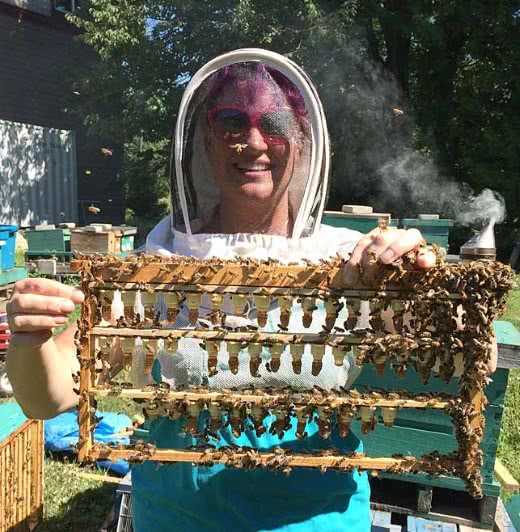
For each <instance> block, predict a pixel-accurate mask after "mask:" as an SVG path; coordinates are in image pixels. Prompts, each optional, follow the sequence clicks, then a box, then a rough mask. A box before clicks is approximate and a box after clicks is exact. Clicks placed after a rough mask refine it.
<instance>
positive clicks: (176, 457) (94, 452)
mask: <svg viewBox="0 0 520 532" xmlns="http://www.w3.org/2000/svg"><path fill="white" fill-rule="evenodd" d="M88 459H90V460H100V459H101V460H111V461H116V460H120V459H123V460H129V461H134V462H136V461H137V462H140V461H143V460H156V461H159V462H189V463H190V462H191V463H199V464H204V463H208V462H211V464H224V465H227V466H231V467H235V466H236V465H237V464H239V463H240V462H242V463H243V464H247V465H249V466H250V465H251V464H254V465H255V467H262V466H263V467H275V468H278V469H281V468H283V467H311V468H313V467H318V468H326V469H337V470H340V471H341V470H350V469H352V468H356V469H360V470H379V469H389V468H397V469H399V468H401V467H404V468H415V469H417V470H420V469H422V468H427V467H428V466H429V464H430V461H429V460H427V459H421V458H413V457H408V458H407V457H404V458H386V457H381V458H369V457H367V456H365V455H363V453H353V454H349V455H341V454H334V455H310V454H285V453H283V452H281V453H280V452H277V451H274V452H273V451H265V452H256V451H252V450H249V451H246V452H243V451H240V450H238V451H233V452H232V453H226V450H225V449H223V450H221V449H213V450H209V449H206V450H205V451H186V450H176V449H157V448H155V447H154V446H144V447H142V448H139V449H135V448H132V447H127V448H123V449H118V448H113V447H108V446H107V445H103V444H95V445H94V446H93V447H92V449H91V451H90V452H89V453H88ZM445 462H446V465H447V466H448V467H457V466H458V465H459V462H458V461H457V460H450V459H449V458H446V460H445Z"/></svg>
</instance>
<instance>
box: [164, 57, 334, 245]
mask: <svg viewBox="0 0 520 532" xmlns="http://www.w3.org/2000/svg"><path fill="white" fill-rule="evenodd" d="M244 86H246V92H248V93H249V92H251V90H253V91H255V90H256V91H263V92H262V94H263V93H265V91H266V90H268V92H269V94H270V95H274V96H272V97H273V99H275V100H276V108H277V109H275V110H274V111H273V112H271V109H270V108H267V109H268V110H269V112H267V113H266V112H265V109H266V107H265V106H264V107H262V108H260V104H257V103H256V102H257V101H259V100H255V99H251V98H250V95H249V96H248V95H247V94H246V95H245V96H244ZM266 87H267V89H266ZM224 88H225V89H226V91H227V92H226V94H229V93H230V92H231V93H232V91H236V93H237V94H236V95H235V98H234V99H233V98H232V101H233V102H235V103H233V105H231V106H229V107H230V108H227V107H226V106H222V105H221V104H220V105H219V102H220V100H219V95H220V94H222V90H223V89H224ZM240 91H242V92H240ZM232 96H233V94H232ZM260 99H261V96H260ZM228 100H229V98H228ZM228 100H227V101H228ZM236 102H238V103H236ZM273 105H274V104H273ZM223 107H224V108H223ZM280 109H281V110H282V111H280ZM287 110H290V113H289V112H287ZM208 117H209V118H208ZM247 120H249V121H251V120H255V125H257V126H258V128H259V129H260V130H261V133H262V135H263V136H264V137H265V138H266V139H268V140H267V142H271V141H272V142H282V141H285V142H286V143H288V144H291V143H298V150H299V151H298V153H299V157H298V158H297V162H296V163H295V164H293V167H292V169H291V172H292V174H291V175H290V176H289V178H288V185H287V189H286V190H287V197H288V198H289V210H290V213H291V227H292V231H291V233H290V234H289V235H288V236H289V237H292V238H300V237H302V236H312V235H313V234H315V232H316V231H317V230H318V228H319V225H320V224H319V222H320V220H321V216H322V213H323V208H324V203H325V198H326V192H327V189H328V173H329V162H330V149H329V137H328V132H327V125H326V121H325V115H324V112H323V107H322V104H321V102H320V100H319V98H318V95H317V92H316V89H315V88H314V86H313V84H312V82H311V81H310V80H309V78H308V77H307V75H306V74H305V72H304V71H303V70H302V69H301V68H300V67H299V66H298V65H296V64H295V63H293V62H292V61H291V60H290V59H288V58H286V57H284V56H282V55H280V54H277V53H275V52H271V51H267V50H262V49H256V48H244V49H239V50H235V51H232V52H229V53H226V54H223V55H221V56H219V57H216V58H215V59H213V60H211V61H209V62H208V63H207V64H206V65H205V66H203V67H202V68H201V69H200V70H199V71H198V72H197V73H196V74H195V75H194V76H193V77H192V78H191V80H190V82H189V83H188V85H187V86H186V89H185V91H184V95H183V97H182V100H181V103H180V107H179V112H178V116H177V123H176V127H175V135H174V142H173V144H172V156H171V164H170V186H171V198H172V216H171V218H170V224H171V228H172V229H174V230H176V231H181V232H183V233H186V234H187V235H192V234H197V233H206V232H214V231H207V230H206V229H205V228H206V227H208V226H210V225H211V220H212V218H214V217H215V215H216V213H217V212H218V209H219V208H233V206H232V205H225V206H222V207H221V205H220V203H221V192H220V190H219V187H218V185H217V183H216V179H215V177H214V171H213V170H212V165H211V163H210V160H209V158H210V156H209V155H208V150H207V141H206V138H207V137H206V136H207V134H208V130H210V131H211V132H212V133H214V132H215V133H216V134H217V135H219V140H221V142H222V147H221V148H220V147H219V149H222V150H224V151H225V150H237V152H238V150H242V149H246V150H247V146H248V145H247V143H245V141H244V140H243V139H242V138H241V137H240V131H241V129H240V128H241V127H243V122H244V121H247ZM295 123H296V124H297V126H295ZM295 129H298V134H297V135H296V134H294V131H295ZM270 135H272V137H271V136H270ZM284 137H285V139H284ZM280 138H281V139H282V141H280ZM241 146H242V148H241ZM286 172H287V171H286ZM273 181H274V179H273ZM275 201H277V200H273V202H275ZM243 232H244V233H254V232H257V231H255V230H254V229H253V230H249V229H247V230H246V229H245V230H244V231H243Z"/></svg>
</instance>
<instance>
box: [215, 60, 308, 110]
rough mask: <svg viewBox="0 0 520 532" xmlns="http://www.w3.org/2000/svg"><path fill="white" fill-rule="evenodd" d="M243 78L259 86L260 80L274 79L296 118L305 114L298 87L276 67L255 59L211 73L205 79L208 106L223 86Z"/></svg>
mask: <svg viewBox="0 0 520 532" xmlns="http://www.w3.org/2000/svg"><path fill="white" fill-rule="evenodd" d="M244 80H248V81H251V82H253V83H254V84H255V85H257V86H260V83H261V82H262V81H270V82H272V81H273V80H274V81H275V82H276V84H277V85H278V87H279V88H280V90H281V91H282V93H283V95H284V96H285V97H286V98H287V103H288V104H289V105H290V106H291V109H292V110H293V111H294V113H295V115H296V116H297V117H298V119H299V120H301V119H302V118H304V117H306V116H307V109H306V106H305V101H304V99H303V96H302V94H301V92H300V91H299V89H298V87H297V86H296V85H295V84H294V83H293V82H292V81H291V80H290V79H289V78H288V77H287V76H285V75H284V74H282V73H281V72H280V71H279V70H277V69H276V68H273V67H271V66H269V65H267V64H265V63H260V62H257V61H247V62H241V63H233V64H232V65H228V66H225V67H222V68H221V69H219V70H218V71H217V72H215V73H213V74H211V76H209V77H208V79H207V83H208V96H207V102H208V107H211V106H213V105H214V103H215V101H216V99H217V97H218V95H219V93H220V92H221V91H222V89H224V87H227V86H229V85H233V84H234V83H236V82H238V81H244Z"/></svg>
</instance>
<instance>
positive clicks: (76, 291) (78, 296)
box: [72, 288, 85, 302]
mask: <svg viewBox="0 0 520 532" xmlns="http://www.w3.org/2000/svg"><path fill="white" fill-rule="evenodd" d="M72 295H73V296H74V297H75V298H76V299H78V300H79V301H80V302H81V301H83V300H84V299H85V294H84V293H83V292H82V291H81V290H80V289H79V288H74V291H73V293H72Z"/></svg>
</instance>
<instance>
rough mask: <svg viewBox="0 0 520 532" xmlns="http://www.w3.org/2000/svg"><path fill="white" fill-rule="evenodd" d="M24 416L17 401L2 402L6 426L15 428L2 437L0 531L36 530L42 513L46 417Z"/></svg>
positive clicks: (0, 418) (0, 412)
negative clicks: (44, 420) (44, 421)
mask: <svg viewBox="0 0 520 532" xmlns="http://www.w3.org/2000/svg"><path fill="white" fill-rule="evenodd" d="M13 418H16V420H18V421H15V423H16V425H19V426H17V427H16V428H14V427H15V426H16V425H13ZM24 419H25V417H24V416H23V414H21V411H20V409H19V407H18V406H17V405H16V404H14V403H7V404H4V405H1V406H0V421H1V422H2V423H3V424H4V427H3V429H4V430H5V429H6V425H8V423H11V427H10V428H12V429H14V430H12V431H10V433H9V434H8V436H7V437H5V438H4V439H3V440H2V441H0V532H26V531H29V530H33V529H34V528H35V527H36V526H37V525H38V523H39V522H40V521H41V520H42V517H43V448H44V445H43V443H44V438H43V421H39V420H25V421H23V420H24ZM19 420H22V421H21V424H19ZM4 430H2V431H1V432H2V433H4Z"/></svg>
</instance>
